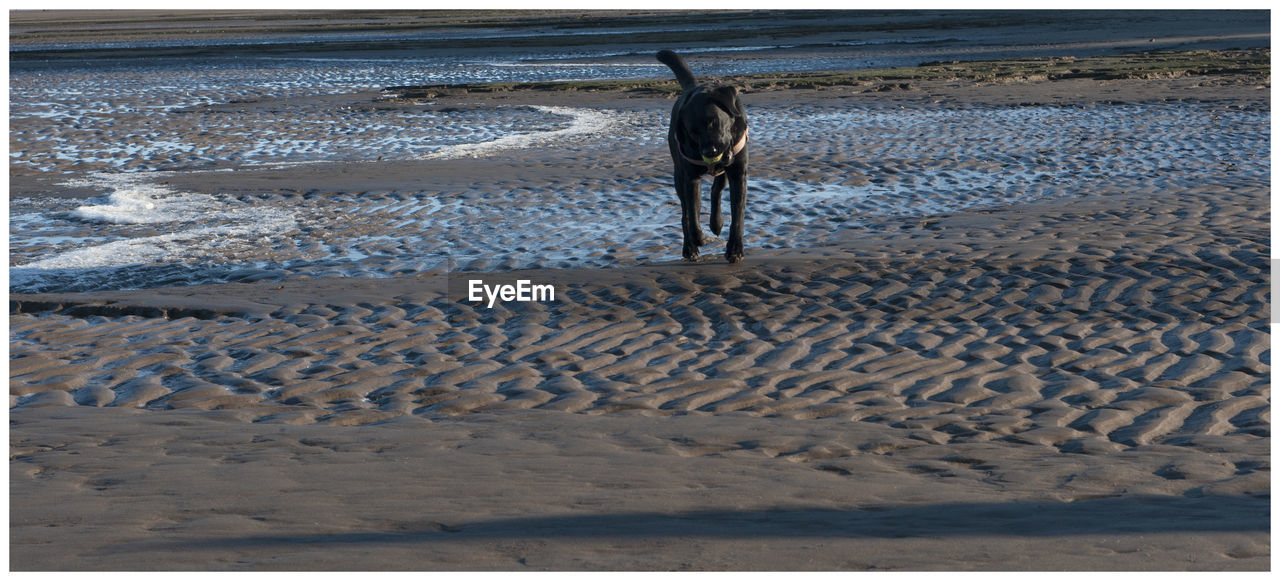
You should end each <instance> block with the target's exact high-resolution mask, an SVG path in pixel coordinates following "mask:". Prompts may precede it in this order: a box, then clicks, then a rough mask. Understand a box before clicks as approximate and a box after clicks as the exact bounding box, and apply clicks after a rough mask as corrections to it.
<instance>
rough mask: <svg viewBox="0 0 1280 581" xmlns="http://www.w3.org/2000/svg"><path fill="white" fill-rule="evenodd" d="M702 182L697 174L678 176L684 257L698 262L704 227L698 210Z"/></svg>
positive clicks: (677, 187) (677, 188) (677, 190)
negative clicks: (699, 220) (699, 219)
mask: <svg viewBox="0 0 1280 581" xmlns="http://www.w3.org/2000/svg"><path fill="white" fill-rule="evenodd" d="M701 185H702V182H701V180H699V179H698V177H697V176H689V175H679V176H677V177H676V195H677V196H679V197H680V226H681V228H682V229H683V230H684V250H683V252H682V254H683V255H684V259H685V260H688V261H691V262H697V261H698V254H699V253H698V247H699V246H701V245H702V242H703V240H702V228H700V227H698V211H699V209H700V206H701V205H700V204H699V203H698V202H699V201H700V200H699V199H698V198H699V197H700V196H701V194H702V192H701V191H700V190H701V189H702V188H701Z"/></svg>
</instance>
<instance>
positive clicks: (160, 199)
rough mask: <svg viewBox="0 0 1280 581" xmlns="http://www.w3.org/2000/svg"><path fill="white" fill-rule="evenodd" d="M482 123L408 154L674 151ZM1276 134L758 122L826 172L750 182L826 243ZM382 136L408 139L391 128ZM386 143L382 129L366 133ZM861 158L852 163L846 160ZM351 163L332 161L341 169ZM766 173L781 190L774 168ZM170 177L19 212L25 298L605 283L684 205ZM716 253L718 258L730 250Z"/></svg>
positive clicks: (623, 125) (1158, 172) (1193, 171)
mask: <svg viewBox="0 0 1280 581" xmlns="http://www.w3.org/2000/svg"><path fill="white" fill-rule="evenodd" d="M520 116H527V117H529V118H530V120H531V125H530V126H539V127H543V126H545V127H546V129H544V130H542V131H527V132H521V133H509V134H506V135H503V136H502V137H496V138H493V139H487V137H488V136H490V135H502V131H501V130H500V129H497V128H496V127H498V126H500V125H503V124H505V125H507V126H519V125H521V124H520V123H519V122H514V121H510V119H516V118H518V117H520ZM471 119H473V120H475V121H476V122H483V121H485V120H489V121H491V123H490V124H489V125H488V126H480V127H477V128H475V129H474V131H473V132H472V133H471V135H473V136H477V137H473V138H472V139H460V138H457V137H456V135H463V134H465V133H466V132H465V131H464V130H463V129H462V128H463V127H465V125H464V124H463V123H462V122H461V121H459V120H457V119H455V124H454V128H455V133H454V134H452V135H439V136H435V140H432V139H430V138H425V137H424V138H423V139H421V140H419V142H418V143H417V144H416V145H415V146H414V148H412V149H406V150H405V151H403V152H400V153H399V154H400V155H402V156H404V157H406V158H412V157H415V156H420V157H429V156H440V157H450V156H467V155H476V156H485V155H493V154H495V153H496V152H498V151H501V150H503V149H520V148H526V147H551V148H554V147H557V146H558V145H560V144H562V143H564V142H565V141H567V140H572V139H577V140H588V141H590V142H591V143H592V144H598V146H600V147H605V148H607V147H609V143H610V142H612V141H615V140H628V141H631V142H640V143H642V144H644V143H647V144H648V145H647V146H651V147H654V148H658V147H661V142H660V141H659V140H660V139H661V136H660V135H659V134H657V132H655V131H652V130H651V128H652V127H660V126H661V123H662V114H660V113H652V114H643V113H636V114H621V113H611V114H608V115H604V114H600V113H599V112H596V111H592V110H585V109H569V108H544V109H530V108H523V107H520V108H511V109H507V110H501V113H499V114H497V115H492V116H487V117H486V118H484V119H482V118H480V117H472V118H471ZM1266 120H1267V114H1266V113H1265V112H1262V111H1247V110H1239V109H1222V108H1220V107H1214V106H1209V105H1192V104H1179V105H1146V106H1137V105H1131V106H1113V107H1100V108H1093V109H1068V108H1057V107H1020V108H973V107H969V108H964V109H954V110H950V109H941V110H939V109H928V110H907V109H902V110H892V111H882V110H875V109H853V108H843V109H823V110H797V109H771V108H763V107H762V108H757V109H754V110H753V112H752V123H753V133H752V134H753V136H754V137H755V139H754V141H753V148H754V151H757V152H762V151H765V150H769V149H775V148H777V149H782V150H790V151H794V150H800V151H803V152H805V154H806V156H807V157H809V158H811V159H810V160H807V161H801V162H799V163H800V164H801V165H803V164H804V163H811V164H813V165H814V166H815V167H824V168H828V171H825V172H821V173H819V174H818V175H816V176H810V177H806V178H805V179H780V178H778V177H758V178H753V179H752V180H751V182H750V185H749V188H750V200H751V201H750V204H749V210H748V221H749V229H748V233H749V237H750V244H751V245H752V246H754V247H757V248H786V247H806V246H816V245H821V244H823V243H824V242H828V241H831V240H833V239H834V237H835V236H836V235H837V234H839V233H840V232H842V231H845V230H848V229H850V228H859V227H864V226H866V225H868V224H869V223H871V222H873V221H875V220H877V219H881V218H883V217H885V216H928V215H935V214H944V213H950V212H955V211H959V210H964V209H972V208H977V207H991V206H1005V205H1010V204H1018V203H1025V202H1029V201H1034V200H1041V199H1047V198H1053V197H1059V196H1070V195H1078V194H1080V193H1084V192H1097V191H1104V190H1105V191H1125V190H1135V189H1146V190H1150V191H1159V190H1161V189H1166V190H1167V189H1173V188H1186V187H1192V186H1203V185H1208V184H1206V183H1205V180H1204V178H1203V175H1204V174H1210V173H1217V172H1219V171H1221V170H1222V169H1223V168H1224V167H1228V166H1230V167H1233V168H1234V170H1233V173H1234V174H1235V177H1236V178H1239V179H1245V180H1257V181H1265V180H1266V179H1268V178H1267V176H1268V171H1269V162H1268V160H1267V158H1266V151H1267V147H1268V141H1267V139H1266V136H1265V135H1261V134H1259V132H1257V131H1256V130H1254V129H1253V128H1254V127H1256V126H1257V125H1256V124H1260V123H1265V122H1266ZM378 127H381V128H384V130H385V131H387V132H389V133H395V132H396V131H397V129H394V128H393V127H394V122H393V121H392V120H385V121H384V123H382V124H381V125H378ZM287 129H288V128H287V127H281V128H280V130H281V131H287ZM377 133H378V132H377V131H375V130H373V129H369V135H376V134H377ZM478 136H485V137H478ZM388 139H393V138H392V137H388ZM486 139H487V140H486ZM455 141H456V142H455ZM292 142H293V141H285V142H284V143H292ZM650 142H651V143H650ZM246 147H254V148H256V149H255V151H258V152H259V153H258V157H256V158H255V160H256V161H257V162H258V163H267V164H270V163H293V162H299V161H306V160H308V159H311V152H309V151H301V152H299V151H296V150H294V149H292V148H290V147H287V146H282V147H277V148H275V149H272V148H268V147H261V146H260V144H252V145H246ZM851 149H852V150H856V151H857V154H856V155H850V154H849V153H848V151H849V150H851ZM341 152H342V148H334V149H333V150H331V153H330V155H333V156H340V155H341ZM384 155H392V154H391V153H386V154H384ZM833 167H834V168H835V171H831V170H830V168H833ZM224 171H225V170H224ZM760 173H761V174H763V175H764V176H768V175H769V172H768V168H765V167H762V168H761V172H760ZM165 175H166V174H165V173H163V172H161V173H156V172H135V173H114V174H113V173H104V174H95V175H94V176H93V177H91V178H89V179H88V180H87V181H83V182H80V183H82V184H83V183H88V184H90V185H91V186H93V187H95V188H98V189H101V190H102V191H103V192H104V195H103V196H102V197H99V198H94V199H92V200H89V201H88V202H87V203H86V202H85V201H83V200H81V201H75V202H68V201H66V200H54V199H47V200H42V199H23V200H16V201H15V202H16V204H15V206H14V210H13V212H14V219H13V220H12V221H11V225H10V226H11V229H10V241H11V255H10V258H11V264H12V268H11V271H10V273H11V277H12V282H11V288H13V289H14V290H18V291H53V290H63V291H65V290H90V289H105V288H132V287H136V286H150V285H153V284H184V283H198V282H207V281H215V280H253V279H256V278H278V277H285V276H296V275H307V276H333V275H342V276H394V275H404V274H413V273H420V272H432V271H436V272H440V271H444V270H446V269H450V268H452V269H461V270H490V269H509V268H522V267H578V266H592V267H607V266H614V265H624V264H636V263H641V262H647V261H651V260H654V257H676V256H678V252H679V248H678V244H677V243H676V242H678V239H679V236H678V206H676V205H675V203H674V195H672V194H671V193H670V191H669V190H670V188H669V186H668V184H667V183H666V180H665V179H662V178H649V177H643V176H637V177H631V178H628V177H625V176H623V177H618V176H602V177H601V178H600V179H599V180H583V181H581V183H576V184H562V185H559V186H556V187H539V188H519V189H516V190H504V189H501V188H498V187H496V186H491V185H485V184H476V185H475V186H474V187H472V188H469V189H467V190H465V191H451V192H446V191H393V192H360V193H354V192H353V193H349V194H344V193H337V194H333V195H328V196H324V197H304V196H296V195H281V194H263V195H259V196H252V197H249V196H243V195H239V196H229V195H206V194H194V193H184V192H177V191H172V190H170V189H169V188H167V187H166V186H163V185H160V182H162V181H163V180H164V177H165ZM706 189H709V187H707V188H704V191H705V190H706ZM704 208H705V207H704ZM704 211H705V209H704ZM704 252H706V253H708V254H710V253H714V252H718V250H717V245H716V244H714V243H713V245H712V246H711V247H709V248H708V249H706V250H704ZM139 265H141V266H142V267H145V268H140V266H139Z"/></svg>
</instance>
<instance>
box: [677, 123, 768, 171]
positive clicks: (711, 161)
mask: <svg viewBox="0 0 1280 581" xmlns="http://www.w3.org/2000/svg"><path fill="white" fill-rule="evenodd" d="M749 130H750V128H749V127H748V128H746V129H743V131H742V137H741V138H740V139H738V142H737V143H735V144H734V145H733V149H731V150H729V155H728V157H727V158H726V156H725V154H723V153H722V154H720V155H717V156H715V157H707V156H705V155H704V156H702V159H701V160H697V159H693V158H692V157H689V156H687V155H685V154H684V144H682V143H680V136H679V135H676V149H677V150H678V151H679V152H680V156H681V157H683V158H685V160H686V161H689V162H690V163H694V164H697V165H701V166H704V167H706V168H707V169H708V171H709V173H710V174H711V175H713V176H719V175H720V174H722V173H724V169H725V168H724V167H716V164H719V163H720V162H722V161H723V162H724V165H725V166H728V165H730V164H732V163H733V156H735V155H738V154H739V153H742V150H743V149H744V148H745V147H746V146H747V132H748V131H749Z"/></svg>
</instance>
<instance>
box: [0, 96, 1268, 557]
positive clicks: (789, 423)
mask: <svg viewBox="0 0 1280 581" xmlns="http://www.w3.org/2000/svg"><path fill="white" fill-rule="evenodd" d="M1265 82H1266V83H1267V84H1269V78H1268V79H1265ZM1268 90H1269V88H1268V87H1266V86H1263V85H1260V84H1259V83H1258V80H1257V79H1253V80H1250V81H1247V82H1240V80H1239V79H1233V78H1230V77H1222V78H1216V77H1207V78H1206V77H1200V78H1195V79H1166V80H1115V81H1097V80H1074V81H1036V82H1026V83H1018V84H1013V85H1005V86H993V85H983V84H974V83H958V82H957V83H935V84H917V85H916V86H913V87H911V88H907V89H903V90H900V91H896V92H893V93H892V94H885V92H878V91H877V92H872V93H865V92H863V90H862V88H856V87H854V88H844V89H832V90H820V91H818V90H815V91H776V92H760V93H756V94H753V95H751V98H752V99H757V101H756V102H758V103H761V104H769V105H771V106H780V107H795V108H797V110H804V107H806V105H807V104H813V103H824V102H830V101H831V100H833V99H847V98H867V99H875V100H878V101H877V102H879V103H882V104H883V106H885V107H896V106H912V107H927V106H930V104H935V103H938V102H939V101H942V102H945V103H947V104H948V105H953V106H954V105H955V104H957V103H960V104H973V105H987V104H992V103H1001V102H1009V100H1013V101H1012V102H1014V103H1022V102H1041V103H1066V102H1069V103H1072V104H1075V105H1087V106H1103V105H1105V104H1106V103H1108V102H1111V101H1114V100H1124V101H1126V102H1166V101H1169V100H1171V99H1175V100H1176V99H1201V100H1212V101H1214V102H1216V103H1220V104H1223V105H1224V106H1232V107H1246V108H1247V107H1254V108H1256V107H1265V108H1268V109H1269V98H1268ZM1117 95H1123V97H1122V98H1119V99H1117V97H1116V96H1117ZM546 98H548V97H547V96H546V95H545V94H543V95H539V94H537V93H519V94H511V95H493V96H487V97H479V96H475V95H471V96H467V97H465V99H466V102H468V103H472V104H483V103H486V102H492V101H503V100H506V101H511V100H521V99H527V100H531V101H535V102H536V101H539V100H540V99H546ZM554 98H555V99H556V103H557V104H562V105H563V104H565V102H564V101H565V99H570V100H583V101H587V100H589V101H591V102H592V103H595V104H597V105H608V106H610V107H611V108H614V109H619V110H636V109H639V110H645V109H648V108H653V107H663V106H665V105H664V104H665V103H666V101H662V100H660V99H648V100H645V99H639V100H637V99H629V98H627V97H626V96H625V95H616V94H612V95H610V94H578V95H571V96H568V97H565V96H563V95H554ZM570 104H572V103H570ZM974 137H981V135H975V136H974ZM929 147H930V146H929V144H928V143H927V142H924V143H919V144H917V148H918V149H917V153H918V155H919V157H920V158H921V159H930V157H931V156H930V155H929V149H928V148H929ZM566 151H567V153H566ZM1009 153H1010V154H1011V155H1026V156H1034V155H1036V151H1035V150H1034V148H1030V149H1027V150H1018V151H1011V152H1009ZM660 154H661V152H660V151H659V152H656V153H655V152H649V153H639V152H637V153H636V155H635V156H634V157H628V156H619V157H611V158H609V159H608V160H603V161H602V160H598V159H597V158H593V157H591V156H589V155H587V154H586V153H585V152H583V151H582V150H580V149H579V150H574V149H573V148H569V149H567V150H560V151H545V150H538V149H531V150H525V151H522V152H516V153H511V154H510V155H507V156H504V158H503V159H502V160H500V161H492V160H466V159H464V160H419V161H413V162H408V161H404V162H395V163H388V164H369V163H363V164H334V165H327V166H323V167H321V168H320V169H319V170H314V171H313V170H312V169H306V170H302V169H298V170H284V171H285V173H283V174H272V173H271V172H270V171H261V172H254V171H246V172H237V173H236V174H235V175H232V176H219V178H218V180H219V181H218V183H217V184H216V185H215V184H210V183H208V182H204V183H203V185H202V181H203V180H207V178H208V175H207V174H204V175H201V174H190V175H176V176H173V177H172V181H173V182H174V185H175V187H182V188H184V189H190V191H197V192H198V191H201V189H200V188H201V187H205V188H211V189H212V188H216V189H218V190H219V191H227V190H233V191H234V190H235V189H236V188H242V189H243V190H244V191H246V192H256V191H263V189H264V188H266V187H268V186H266V184H269V183H288V184H289V186H288V187H290V188H296V189H298V190H302V191H305V190H306V189H307V188H320V187H326V188H336V189H339V190H342V189H343V188H363V189H356V190H354V191H393V190H395V189H397V187H398V186H397V184H402V183H413V182H414V181H415V180H416V179H418V177H417V176H420V175H423V174H424V173H428V170H429V174H430V175H431V176H432V177H431V179H432V180H436V181H437V182H438V184H443V185H445V186H447V185H454V186H459V185H460V184H466V183H470V182H474V181H475V180H477V179H480V178H482V177H483V178H489V177H490V176H492V175H495V174H501V175H505V176H509V177H508V179H511V180H520V181H521V182H522V183H525V184H527V185H529V186H530V187H535V188H536V187H548V188H554V187H556V185H555V184H557V183H562V182H561V181H560V180H563V181H567V182H572V181H573V180H575V179H577V176H590V175H597V172H601V171H604V172H624V171H628V168H631V167H632V166H634V165H643V166H644V168H645V169H643V170H634V171H653V172H659V171H660V165H659V162H660V160H661V157H660ZM851 159H852V158H851V157H841V156H839V155H827V156H814V155H805V154H804V152H801V151H780V150H774V151H769V152H761V154H760V155H759V158H758V160H757V158H756V157H754V156H753V164H754V165H755V167H757V168H759V169H758V170H755V171H753V177H758V178H764V179H768V178H783V177H785V178H788V179H799V180H806V179H807V180H810V181H820V180H822V179H826V178H827V177H829V176H833V175H841V174H846V172H848V164H849V163H850V161H851ZM648 168H659V169H648ZM275 171H281V170H275ZM1246 173H1247V172H1246ZM806 176H808V177H806ZM30 179H31V180H33V181H32V182H30V183H35V182H38V181H39V180H38V179H37V178H34V177H33V178H30ZM277 180H278V181H277ZM20 183H21V182H20ZM348 184H349V185H348ZM1159 184H1160V186H1159V187H1154V186H1150V185H1148V186H1147V187H1145V188H1144V187H1138V185H1135V184H1130V183H1123V182H1117V183H1115V184H1113V185H1112V186H1107V185H1106V184H1101V185H1095V186H1094V187H1092V188H1090V189H1089V190H1087V191H1078V192H1071V195H1069V196H1064V197H1061V198H1057V199H1048V200H1043V201H1039V202H1033V203H1027V204H1019V205H1016V206H1011V207H999V208H985V209H980V210H974V211H960V212H955V213H949V214H944V215H936V216H929V217H927V218H913V219H892V218H885V219H883V220H880V221H878V222H876V223H875V224H873V225H872V226H870V227H865V228H850V229H846V230H839V231H836V232H835V233H833V234H832V236H831V237H830V238H828V239H824V241H823V243H822V244H818V245H813V246H807V247H797V248H778V249H761V248H752V247H751V242H750V239H749V240H748V251H747V252H748V254H747V259H746V261H745V262H743V263H742V264H738V265H728V264H725V263H724V262H723V260H722V259H720V257H718V256H715V252H714V251H711V252H706V253H704V254H706V255H708V256H707V257H706V259H705V260H704V261H702V262H699V263H696V264H689V263H682V262H679V261H676V260H674V259H675V258H677V256H675V255H674V254H671V253H668V255H666V256H660V255H657V256H652V257H648V258H647V259H646V260H645V261H643V262H644V263H643V264H634V265H630V266H619V267H616V268H608V269H594V268H593V269H556V268H537V269H530V270H515V271H504V272H502V273H501V274H492V273H485V274H483V275H471V274H462V273H453V274H452V275H440V274H424V275H418V276H400V277H392V278H383V279H372V278H315V279H285V280H262V281H257V282H242V283H228V284H217V285H213V284H210V285H198V286H187V287H165V288H156V289H149V290H140V291H114V292H103V293H61V294H35V295H20V294H19V295H11V299H10V302H11V316H10V321H9V323H10V352H11V358H10V385H11V396H10V404H11V411H10V449H11V461H10V535H11V541H10V551H11V555H12V557H11V568H13V569H19V570H27V569H36V570H44V569H199V570H203V569H308V570H311V569H323V570H364V569H371V570H395V569H433V570H523V569H530V570H545V569H551V570H563V569H573V570H578V569H609V570H618V569H638V570H680V569H696V570H779V569H786V570H880V569H907V570H1267V569H1269V567H1270V549H1269V544H1270V535H1269V519H1270V514H1269V513H1270V464H1269V453H1270V404H1269V398H1270V352H1269V343H1270V334H1269V328H1268V326H1267V321H1268V317H1269V306H1268V302H1269V292H1270V290H1269V276H1270V275H1269V256H1270V243H1269V234H1268V230H1267V227H1268V223H1269V220H1270V207H1269V195H1270V185H1269V183H1268V182H1266V181H1262V180H1257V179H1254V178H1252V177H1249V176H1248V175H1242V173H1241V172H1238V171H1235V170H1233V169H1232V168H1231V167H1228V166H1227V165H1226V164H1222V165H1220V166H1219V167H1216V168H1207V167H1206V168H1204V170H1203V173H1200V174H1198V178H1197V179H1188V180H1183V181H1177V180H1169V181H1168V183H1165V182H1159ZM433 185H434V184H433ZM442 187H443V186H442ZM659 193H661V192H659ZM71 195H74V194H71ZM748 231H750V228H748ZM473 276H483V277H484V278H486V279H488V280H491V281H494V280H517V279H520V278H528V279H532V280H535V281H537V282H539V283H549V284H553V285H554V286H555V287H556V288H557V289H558V291H559V292H558V296H557V299H558V300H556V301H554V302H548V303H526V304H515V303H511V304H507V305H505V306H499V307H497V308H493V309H486V308H484V307H477V306H475V305H472V304H470V303H468V302H467V301H464V300H460V298H461V295H462V294H463V289H464V288H465V285H466V281H467V280H469V279H470V278H471V277H473Z"/></svg>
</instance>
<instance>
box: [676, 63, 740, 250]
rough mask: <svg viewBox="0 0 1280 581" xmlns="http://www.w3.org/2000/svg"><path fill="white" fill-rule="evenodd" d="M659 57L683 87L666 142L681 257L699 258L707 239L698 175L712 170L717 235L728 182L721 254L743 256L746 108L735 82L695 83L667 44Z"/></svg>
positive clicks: (713, 209) (700, 182)
mask: <svg viewBox="0 0 1280 581" xmlns="http://www.w3.org/2000/svg"><path fill="white" fill-rule="evenodd" d="M658 61H659V62H661V63H663V64H665V65H667V66H668V67H671V72H673V73H675V74H676V79H677V80H679V81H680V89H681V91H682V93H681V95H680V98H679V99H678V100H677V101H676V105H675V107H674V108H673V109H672V110H671V130H670V132H668V133H667V144H668V145H670V146H671V159H672V160H673V161H674V162H675V166H676V170H675V174H676V195H677V196H679V198H680V225H681V226H682V227H683V228H684V251H683V254H684V259H685V260H691V261H696V260H698V247H699V246H702V245H703V244H706V243H707V239H706V237H704V236H703V234H702V228H701V227H700V226H698V215H699V214H700V213H701V211H702V176H703V175H708V174H709V175H711V176H712V177H713V178H715V179H714V181H712V183H711V231H712V232H715V233H716V235H717V236H719V235H720V225H721V221H720V192H722V191H724V185H725V183H726V182H727V183H728V184H729V209H730V212H731V214H732V221H731V222H730V223H729V243H728V244H726V245H725V249H724V257H725V258H726V259H728V261H729V262H738V261H740V260H742V222H743V220H744V219H745V216H746V211H747V114H746V112H745V111H744V110H743V109H742V102H741V101H740V100H739V99H738V90H737V89H736V88H734V87H722V86H707V85H699V84H698V82H697V80H695V79H694V78H693V73H692V72H691V71H690V70H689V65H686V64H685V62H684V59H682V58H680V55H677V54H676V53H674V52H671V51H669V50H664V51H660V52H659V53H658Z"/></svg>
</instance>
